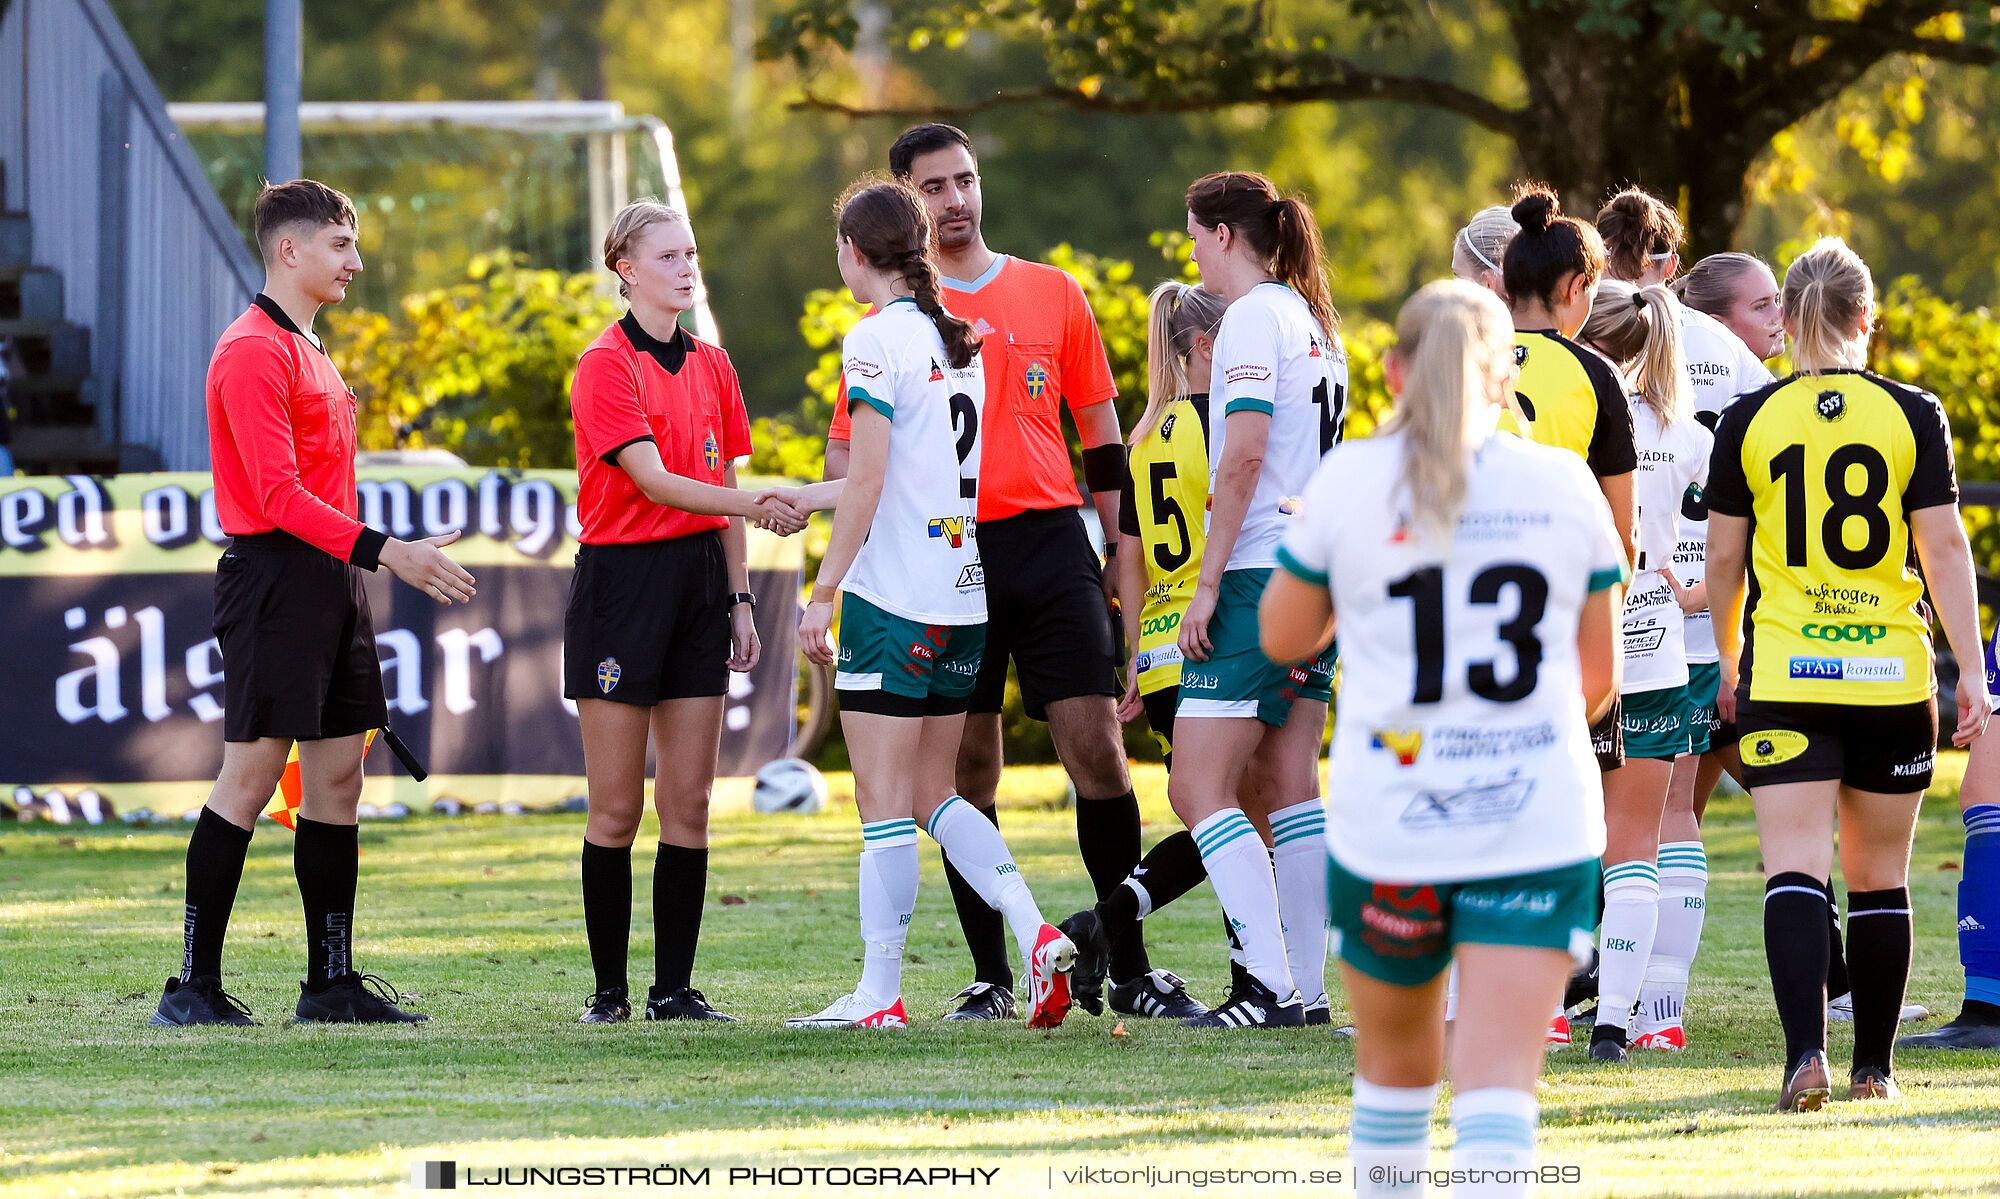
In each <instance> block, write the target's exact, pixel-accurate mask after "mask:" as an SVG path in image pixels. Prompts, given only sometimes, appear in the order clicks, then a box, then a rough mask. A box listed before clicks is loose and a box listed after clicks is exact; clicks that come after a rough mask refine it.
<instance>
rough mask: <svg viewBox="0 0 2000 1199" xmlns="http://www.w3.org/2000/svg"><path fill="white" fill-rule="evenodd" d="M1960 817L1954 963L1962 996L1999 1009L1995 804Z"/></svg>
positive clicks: (1999, 849) (1999, 854) (1999, 832)
mask: <svg viewBox="0 0 2000 1199" xmlns="http://www.w3.org/2000/svg"><path fill="white" fill-rule="evenodd" d="M1963 816H1964V818H1965V872H1964V873H1963V874H1962V875H1960V876H1959V883H1958V960H1959V961H1960V962H1961V963H1963V964H1964V966H1965V997H1966V998H1967V999H1971V1000H1977V1001H1978V1002H1980V1003H1990V1004H1994V1005H1996V1006H2000V804H1990V803H1989V804H1974V805H1973V806H1972V807H1969V808H1967V809H1965V811H1964V813H1963Z"/></svg>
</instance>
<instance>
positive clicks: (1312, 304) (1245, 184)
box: [1187, 171, 1340, 347]
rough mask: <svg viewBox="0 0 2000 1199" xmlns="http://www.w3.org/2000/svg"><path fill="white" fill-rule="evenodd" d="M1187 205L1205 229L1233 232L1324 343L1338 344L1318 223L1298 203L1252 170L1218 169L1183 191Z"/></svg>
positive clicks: (1304, 205) (1335, 313)
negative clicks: (1297, 302) (1308, 316)
mask: <svg viewBox="0 0 2000 1199" xmlns="http://www.w3.org/2000/svg"><path fill="white" fill-rule="evenodd" d="M1187 206H1188V212H1190V213H1191V214H1193V216H1194V219H1195V220H1197V221H1199V222H1201V224H1202V225H1204V226H1205V227H1207V228H1210V229H1214V228H1217V227H1219V226H1222V225H1227V226H1229V227H1230V229H1232V230H1234V231H1235V233H1236V236H1238V237H1240V238H1242V239H1243V240H1244V241H1245V242H1247V243H1248V244H1249V246H1250V248H1251V249H1252V250H1254V251H1256V253H1257V254H1258V256H1260V257H1261V258H1263V260H1264V261H1265V263H1266V264H1267V265H1268V269H1269V270H1270V272H1271V277H1272V278H1274V279H1276V280H1278V282H1280V283H1283V284H1284V285H1285V286H1287V287H1289V288H1291V289H1292V290H1293V291H1295V292H1297V293H1298V295H1299V298H1300V299H1302V300H1304V301H1305V302H1306V307H1307V308H1309V309H1311V310H1312V314H1313V320H1314V321H1316V322H1318V324H1319V328H1320V332H1322V333H1324V334H1326V339H1327V341H1328V342H1330V343H1332V344H1333V345H1334V346H1336V347H1337V346H1339V345H1340V338H1339V337H1338V336H1337V335H1336V334H1337V331H1338V330H1339V328H1340V313H1339V312H1338V311H1337V310H1335V308H1334V306H1333V293H1332V291H1331V290H1330V289H1329V288H1328V287H1327V283H1326V248H1325V247H1324V246H1323V245H1322V244H1321V242H1320V236H1319V220H1318V219H1317V218H1316V217H1314V216H1313V210H1312V208H1311V207H1310V206H1309V205H1308V204H1307V203H1306V202H1305V201H1304V200H1300V199H1298V198H1296V197H1292V196H1280V195H1279V194H1278V188H1277V185H1276V184H1274V183H1272V182H1271V181H1270V180H1269V179H1266V178H1265V177H1264V176H1262V175H1259V174H1257V173H1256V172H1254V171H1221V172H1218V173H1216V174H1213V175H1203V176H1202V177H1201V178H1199V179H1197V180H1195V181H1194V183H1193V184H1192V185H1190V186H1189V187H1188V190H1187Z"/></svg>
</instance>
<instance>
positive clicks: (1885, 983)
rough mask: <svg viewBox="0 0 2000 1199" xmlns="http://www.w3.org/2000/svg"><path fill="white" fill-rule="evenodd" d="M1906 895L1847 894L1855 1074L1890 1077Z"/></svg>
mask: <svg viewBox="0 0 2000 1199" xmlns="http://www.w3.org/2000/svg"><path fill="white" fill-rule="evenodd" d="M1911 932H1912V927H1911V921H1910V890H1909V888H1908V887H1890V888H1887V889H1885V890H1881V891H1849V892H1848V893H1847V960H1848V964H1849V967H1850V969H1849V974H1850V976H1851V977H1852V979H1853V982H1854V1068H1855V1069H1856V1070H1860V1069H1862V1068H1863V1067H1867V1066H1873V1067H1875V1068H1876V1069H1877V1070H1880V1071H1881V1072H1882V1073H1884V1074H1888V1073H1890V1065H1891V1055H1892V1054H1894V1052H1895V1045H1896V1022H1897V1019H1898V1018H1899V1017H1900V1015H1901V1013H1902V1010H1903V991H1904V989H1905V988H1906V987H1908V985H1909V982H1910V942H1911Z"/></svg>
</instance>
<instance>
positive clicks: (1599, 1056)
mask: <svg viewBox="0 0 2000 1199" xmlns="http://www.w3.org/2000/svg"><path fill="white" fill-rule="evenodd" d="M1590 1060H1591V1061H1593V1062H1614V1063H1617V1064H1619V1065H1624V1064H1625V1063H1627V1062H1630V1061H1631V1060H1632V1052H1631V1050H1629V1049H1627V1048H1626V1046H1625V1034H1624V1032H1623V1031H1622V1030H1618V1031H1613V1032H1609V1033H1604V1032H1598V1031H1596V1030H1592V1032H1591V1035H1590Z"/></svg>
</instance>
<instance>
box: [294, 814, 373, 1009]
mask: <svg viewBox="0 0 2000 1199" xmlns="http://www.w3.org/2000/svg"><path fill="white" fill-rule="evenodd" d="M292 872H293V874H294V875H295V876H296V877H297V879H298V883H299V903H300V905H301V906H302V907H304V908H305V914H306V986H307V987H308V988H310V989H311V990H314V991H324V990H326V988H327V987H329V986H331V985H333V980H334V979H336V978H339V977H341V976H342V975H345V974H347V973H349V972H350V971H352V970H353V969H354V891H355V885H356V883H357V881H358V879H359V877H360V873H361V831H360V829H359V828H358V827H357V826H355V825H352V824H327V823H324V822H322V821H318V820H308V819H306V818H305V817H303V816H301V817H299V819H298V828H297V830H296V832H295V834H294V836H293V839H292Z"/></svg>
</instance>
